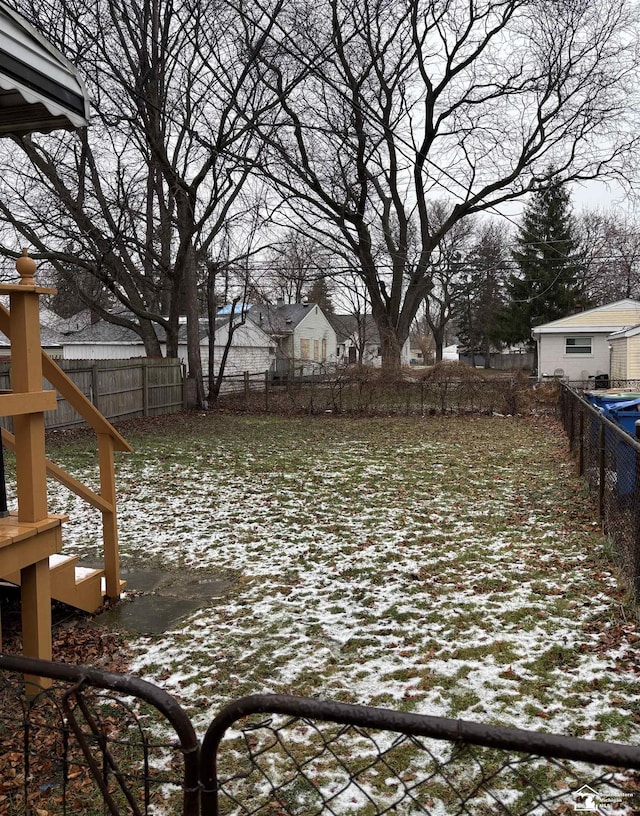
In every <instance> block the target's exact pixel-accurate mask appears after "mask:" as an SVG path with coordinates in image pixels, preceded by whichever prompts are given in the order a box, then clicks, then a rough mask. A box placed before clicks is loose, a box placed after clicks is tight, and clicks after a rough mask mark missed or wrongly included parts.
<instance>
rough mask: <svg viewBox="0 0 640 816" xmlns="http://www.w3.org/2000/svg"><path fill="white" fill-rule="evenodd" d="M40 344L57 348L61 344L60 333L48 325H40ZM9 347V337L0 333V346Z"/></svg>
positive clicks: (44, 346)
mask: <svg viewBox="0 0 640 816" xmlns="http://www.w3.org/2000/svg"><path fill="white" fill-rule="evenodd" d="M40 345H41V346H42V348H59V347H60V346H62V335H61V334H60V332H58V331H56V330H55V329H50V328H49V327H48V326H40ZM10 347H11V341H10V340H9V338H8V337H7V336H6V335H4V334H2V333H0V348H3V349H5V348H6V349H8V348H10Z"/></svg>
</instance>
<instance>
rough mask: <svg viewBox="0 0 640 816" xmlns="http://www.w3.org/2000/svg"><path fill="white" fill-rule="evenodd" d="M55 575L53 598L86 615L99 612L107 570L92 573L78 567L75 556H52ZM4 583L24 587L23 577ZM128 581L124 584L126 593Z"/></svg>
mask: <svg viewBox="0 0 640 816" xmlns="http://www.w3.org/2000/svg"><path fill="white" fill-rule="evenodd" d="M49 572H50V574H51V597H52V598H55V600H56V601H62V602H63V603H66V604H69V606H74V607H75V608H76V609H82V610H83V611H84V612H95V611H96V610H97V609H99V608H100V607H101V606H102V604H103V603H104V596H105V594H106V579H105V574H104V570H103V569H92V568H90V567H81V566H79V565H78V559H77V557H76V556H75V555H52V556H50V557H49ZM2 578H3V580H5V581H9V582H11V583H12V584H18V585H19V584H20V573H19V572H16V573H12V574H11V575H3V576H2ZM125 586H126V581H121V582H120V588H121V589H124V587H125Z"/></svg>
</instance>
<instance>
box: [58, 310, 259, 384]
mask: <svg viewBox="0 0 640 816" xmlns="http://www.w3.org/2000/svg"><path fill="white" fill-rule="evenodd" d="M156 331H157V333H158V339H159V340H160V348H161V350H162V353H163V354H166V351H167V348H166V343H165V342H164V333H163V332H162V331H161V330H160V329H156ZM228 333H229V318H228V317H222V318H218V320H216V329H215V340H214V373H217V372H218V369H219V366H220V360H221V358H222V354H223V351H224V347H225V344H226V342H227V338H228V336H229V334H228ZM61 345H62V357H63V358H64V359H65V360H105V359H108V360H128V359H130V358H132V357H145V356H146V352H145V348H144V344H143V343H142V340H141V339H140V338H139V337H138V335H137V334H136V333H135V332H133V331H131V329H127V328H125V327H123V326H116V325H114V324H113V323H107V322H105V321H100V322H98V323H94V324H92V325H90V326H85V327H84V328H82V329H81V330H79V331H77V332H67V333H66V334H65V335H63V336H62V340H61ZM200 355H201V358H202V368H203V370H204V371H205V372H206V371H207V370H208V367H209V337H208V326H207V323H206V321H201V330H200ZM178 357H179V359H180V361H181V362H182V363H183V364H184V365H187V343H186V326H184V325H183V326H181V327H180V332H179V339H178ZM274 358H275V343H274V342H273V340H272V339H271V338H270V337H269V335H268V334H266V332H264V331H263V330H262V329H261V328H260V327H259V326H257V325H255V324H254V323H253V322H252V321H251V320H250V319H247V321H246V322H245V323H244V324H243V325H240V326H238V327H237V328H236V330H235V331H234V333H233V339H232V344H231V349H230V351H229V356H228V357H227V364H226V366H225V373H226V374H238V373H242V372H244V371H249V372H250V373H252V374H256V373H262V372H264V371H267V370H269V369H270V367H271V366H272V363H273V360H274Z"/></svg>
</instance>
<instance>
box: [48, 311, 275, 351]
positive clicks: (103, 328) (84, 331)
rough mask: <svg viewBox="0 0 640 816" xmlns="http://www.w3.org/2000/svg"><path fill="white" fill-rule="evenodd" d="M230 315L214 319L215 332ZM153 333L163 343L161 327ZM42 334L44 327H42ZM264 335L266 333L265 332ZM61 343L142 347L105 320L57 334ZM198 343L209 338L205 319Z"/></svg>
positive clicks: (181, 331) (182, 331)
mask: <svg viewBox="0 0 640 816" xmlns="http://www.w3.org/2000/svg"><path fill="white" fill-rule="evenodd" d="M229 318H230V315H228V314H227V315H220V316H218V317H217V318H216V322H215V327H216V330H217V329H220V328H222V327H223V326H224V325H226V324H227V323H228V322H229ZM252 322H253V323H254V324H255V325H257V326H258V328H261V329H262V330H263V332H264V331H265V330H264V328H263V327H261V326H259V325H258V324H257V323H256V321H255V319H254V320H253V321H252ZM153 328H154V331H155V333H156V337H157V338H158V340H159V342H160V343H165V342H166V339H167V335H166V332H165V330H164V329H163V328H162V326H159V325H158V324H154V326H153ZM43 332H44V327H43ZM265 333H266V332H265ZM59 336H60V338H61V341H62V342H63V343H64V344H65V345H96V346H100V345H107V346H123V345H136V346H139V345H142V339H141V338H140V336H139V335H138V334H136V332H134V331H133V330H132V329H129V328H127V327H126V326H119V325H117V324H115V323H109V322H108V321H106V320H99V321H98V322H97V323H91V324H90V325H88V326H84V327H83V328H81V329H78V330H77V331H66V332H63V333H59ZM199 336H200V342H202V341H203V340H205V339H206V338H207V337H208V336H209V323H208V321H207V320H206V319H205V318H201V319H200V331H199ZM178 342H179V343H186V342H187V325H186V323H180V325H179V327H178Z"/></svg>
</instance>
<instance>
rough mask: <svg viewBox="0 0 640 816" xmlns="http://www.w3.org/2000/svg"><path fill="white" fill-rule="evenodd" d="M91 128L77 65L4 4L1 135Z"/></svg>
mask: <svg viewBox="0 0 640 816" xmlns="http://www.w3.org/2000/svg"><path fill="white" fill-rule="evenodd" d="M88 124H89V98H88V95H87V91H86V88H85V86H84V83H83V82H82V80H81V79H80V77H79V75H78V72H77V71H76V69H75V68H74V66H73V65H72V64H71V63H70V62H69V60H67V59H66V58H65V57H64V56H63V55H62V54H61V53H60V52H59V51H58V50H57V49H56V48H54V47H53V46H52V45H51V43H49V42H47V40H46V39H45V37H44V36H43V35H42V34H41V33H40V32H38V31H37V30H36V29H35V28H34V27H33V26H32V25H30V24H29V23H28V22H27V21H26V20H25V19H24V18H23V17H22V16H21V15H19V14H18V13H17V12H16V11H14V10H13V9H12V8H10V7H9V6H8V5H7V4H6V3H5V2H4V0H0V136H7V135H9V134H12V135H18V136H20V135H24V134H26V133H30V132H32V131H34V130H40V131H50V130H55V129H57V128H65V129H72V128H78V127H84V126H85V125H88Z"/></svg>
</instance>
